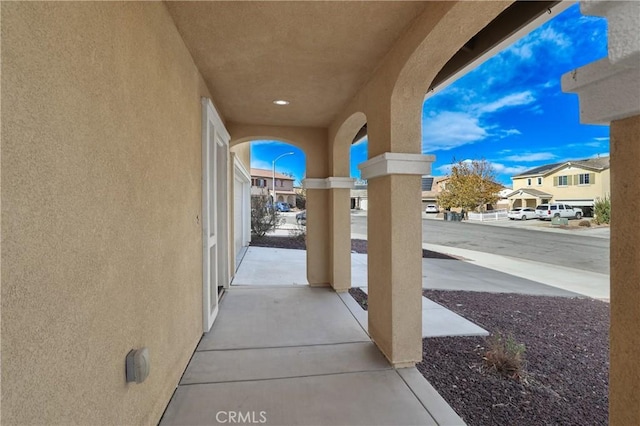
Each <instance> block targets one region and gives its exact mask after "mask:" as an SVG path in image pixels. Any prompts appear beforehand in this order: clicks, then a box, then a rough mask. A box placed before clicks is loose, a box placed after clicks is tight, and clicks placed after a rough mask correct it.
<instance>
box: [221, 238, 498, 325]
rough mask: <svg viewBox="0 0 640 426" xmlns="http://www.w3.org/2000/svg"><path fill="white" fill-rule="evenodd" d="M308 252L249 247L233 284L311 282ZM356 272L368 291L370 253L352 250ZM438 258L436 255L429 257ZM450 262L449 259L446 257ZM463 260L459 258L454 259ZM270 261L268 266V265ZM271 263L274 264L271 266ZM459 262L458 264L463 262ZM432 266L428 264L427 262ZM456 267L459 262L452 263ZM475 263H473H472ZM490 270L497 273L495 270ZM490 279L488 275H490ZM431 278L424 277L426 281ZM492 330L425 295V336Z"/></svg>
mask: <svg viewBox="0 0 640 426" xmlns="http://www.w3.org/2000/svg"><path fill="white" fill-rule="evenodd" d="M306 256H307V253H306V251H304V250H290V249H279V248H266V247H249V249H248V250H247V252H246V254H245V255H244V258H243V260H242V264H241V266H240V268H238V271H237V273H236V276H235V278H234V279H233V282H232V286H241V287H262V286H282V285H301V284H307V281H306V279H305V278H304V277H306ZM351 259H352V274H351V282H352V286H353V287H361V288H362V289H363V291H364V292H365V293H366V292H367V255H366V254H352V255H351ZM426 260H434V259H425V261H426ZM445 262H446V261H445ZM453 262H457V263H459V264H461V265H462V264H463V263H464V262H459V261H457V260H454V261H453ZM265 265H266V266H265ZM270 265H274V266H273V267H270ZM461 265H458V266H461ZM427 267H428V266H427ZM451 267H452V268H455V265H451ZM471 267H473V265H471ZM479 269H482V268H479ZM436 271H437V273H438V276H439V278H434V280H438V281H440V280H444V279H445V277H446V275H448V274H451V272H449V273H447V272H445V271H442V270H436ZM486 271H489V272H488V273H490V274H493V275H497V273H495V272H493V271H491V270H486ZM487 279H488V278H487ZM430 280H431V279H429V280H427V279H426V277H423V281H430ZM345 294H346V296H347V297H342V296H343V295H340V296H341V297H342V299H343V301H344V302H345V304H346V305H347V307H348V308H349V309H350V310H351V311H352V313H353V315H354V316H355V318H356V319H357V320H358V322H359V323H360V325H361V326H362V327H363V328H364V329H365V330H368V315H367V311H364V310H363V309H362V308H361V307H360V305H358V304H357V303H355V300H353V298H352V297H351V296H350V295H349V294H348V293H345ZM488 334H489V333H488V332H487V331H486V330H485V329H483V328H482V327H480V326H478V325H476V324H474V323H472V322H471V321H469V320H467V319H465V318H463V317H461V316H460V315H458V314H456V313H455V312H452V311H450V310H448V309H447V308H445V307H444V306H441V305H438V304H437V303H435V302H433V301H431V300H429V299H427V298H426V297H422V337H442V336H487V335H488Z"/></svg>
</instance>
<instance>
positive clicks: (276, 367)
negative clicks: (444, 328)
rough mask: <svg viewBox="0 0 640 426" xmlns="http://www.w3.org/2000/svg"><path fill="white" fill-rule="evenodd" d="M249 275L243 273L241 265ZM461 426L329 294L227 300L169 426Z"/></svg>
mask: <svg viewBox="0 0 640 426" xmlns="http://www.w3.org/2000/svg"><path fill="white" fill-rule="evenodd" d="M241 268H242V265H241ZM239 415H241V416H242V418H244V419H247V418H248V419H249V420H245V421H242V422H241V423H252V422H257V423H266V424H276V425H347V424H348V425H391V424H393V425H418V424H420V425H461V424H464V422H463V421H462V419H461V418H460V417H459V416H458V415H457V414H456V413H455V412H454V411H453V409H451V407H450V406H449V405H448V404H447V403H446V401H445V400H444V399H442V397H441V396H440V395H439V394H438V393H437V392H436V391H435V389H434V388H433V387H432V386H431V385H430V384H429V383H428V382H427V381H426V380H425V379H424V377H423V376H422V375H421V374H420V373H419V372H418V370H417V369H416V368H404V369H394V368H392V367H391V366H390V365H389V364H388V362H387V361H386V359H385V358H384V357H383V356H382V354H381V353H380V351H379V350H378V349H377V347H376V346H375V345H374V344H373V342H371V340H370V339H369V336H368V335H367V334H366V333H365V331H364V330H363V329H362V327H360V325H359V324H358V322H357V321H356V320H355V319H354V317H353V316H352V314H351V312H350V311H349V310H348V309H347V307H346V306H345V304H344V303H343V302H342V300H341V298H340V297H339V296H338V295H337V294H336V293H335V292H333V291H332V290H331V289H327V288H310V287H308V286H298V287H286V288H284V287H280V288H277V287H273V286H263V287H239V286H234V287H232V288H231V289H230V290H228V291H227V292H226V293H225V296H224V297H223V298H222V300H221V302H220V312H219V314H218V318H217V319H216V321H215V323H214V325H213V328H212V329H211V331H210V332H209V333H207V334H205V336H204V337H203V338H202V341H201V342H200V345H199V346H198V348H197V351H196V353H195V354H194V356H193V358H192V360H191V362H190V363H189V366H188V368H187V370H186V372H185V374H184V376H183V378H182V380H181V382H180V385H179V386H178V388H177V389H176V391H175V393H174V395H173V397H172V398H171V402H170V403H169V405H168V407H167V409H166V411H165V414H164V416H163V418H162V420H161V422H160V424H161V425H204V424H207V425H212V424H228V423H235V422H230V421H229V419H230V418H231V417H230V416H233V417H234V418H235V419H237V418H238V416H239Z"/></svg>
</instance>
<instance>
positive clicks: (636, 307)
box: [609, 116, 640, 425]
mask: <svg viewBox="0 0 640 426" xmlns="http://www.w3.org/2000/svg"><path fill="white" fill-rule="evenodd" d="M610 131H611V171H612V173H611V186H612V188H613V191H612V193H611V328H610V345H611V348H610V355H611V367H610V369H609V424H611V425H631V424H637V423H638V419H640V364H639V363H638V347H639V346H640V327H638V325H639V324H640V278H639V277H640V249H639V248H638V241H640V228H638V226H637V219H636V217H635V215H633V214H628V212H636V211H638V209H640V198H638V187H640V169H639V168H638V161H640V143H638V142H639V140H638V139H640V116H635V117H631V118H626V119H624V120H619V121H614V122H612V123H611V130H610Z"/></svg>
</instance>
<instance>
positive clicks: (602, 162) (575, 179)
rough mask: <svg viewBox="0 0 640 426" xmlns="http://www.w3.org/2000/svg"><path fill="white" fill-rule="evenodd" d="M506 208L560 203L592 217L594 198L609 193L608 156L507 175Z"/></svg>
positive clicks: (550, 165) (548, 165)
mask: <svg viewBox="0 0 640 426" xmlns="http://www.w3.org/2000/svg"><path fill="white" fill-rule="evenodd" d="M511 180H512V181H513V192H511V193H510V194H508V195H507V198H508V200H509V206H510V208H516V207H536V206H537V205H539V204H544V203H550V202H554V203H564V204H569V205H571V206H574V207H580V208H581V209H582V211H583V212H584V214H585V216H592V213H593V206H594V203H595V201H596V200H597V199H599V198H605V197H607V196H608V195H609V194H610V193H611V183H610V171H609V157H608V156H607V157H597V158H588V159H584V160H570V161H563V162H559V163H553V164H545V165H543V166H539V167H535V168H533V169H530V170H527V171H525V172H523V173H520V174H518V175H515V176H513V177H512V178H511Z"/></svg>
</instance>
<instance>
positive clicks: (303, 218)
mask: <svg viewBox="0 0 640 426" xmlns="http://www.w3.org/2000/svg"><path fill="white" fill-rule="evenodd" d="M296 222H297V223H298V225H306V224H307V211H306V210H305V211H301V212H300V213H298V214H297V215H296Z"/></svg>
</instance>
